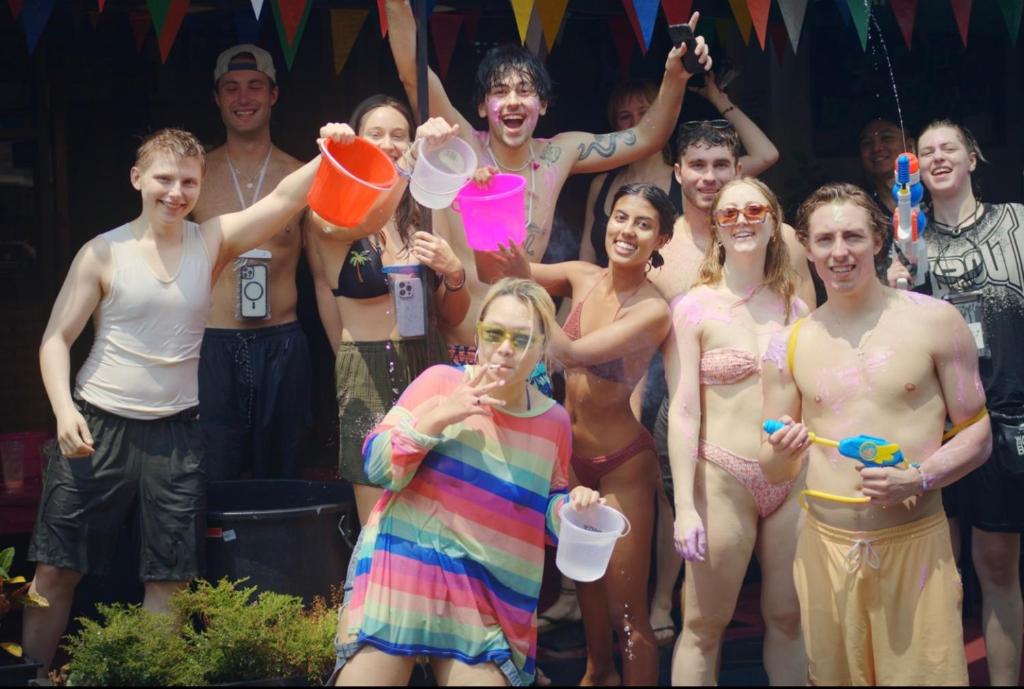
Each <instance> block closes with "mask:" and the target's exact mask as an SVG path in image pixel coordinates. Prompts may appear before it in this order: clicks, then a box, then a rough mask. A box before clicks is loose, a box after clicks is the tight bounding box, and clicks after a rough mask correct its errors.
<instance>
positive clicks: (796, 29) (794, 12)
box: [779, 0, 807, 53]
mask: <svg viewBox="0 0 1024 689" xmlns="http://www.w3.org/2000/svg"><path fill="white" fill-rule="evenodd" d="M779 9H780V10H782V21H784V22H786V33H788V34H789V44H790V45H791V46H793V52H794V53H796V49H797V46H799V45H800V32H801V30H802V29H803V28H804V17H805V16H806V14H807V0H786V2H781V3H779Z"/></svg>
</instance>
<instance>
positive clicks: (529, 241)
mask: <svg viewBox="0 0 1024 689" xmlns="http://www.w3.org/2000/svg"><path fill="white" fill-rule="evenodd" d="M543 234H544V228H542V227H541V226H540V225H538V224H537V223H535V222H531V223H530V224H529V225H527V226H526V239H524V240H523V252H524V253H525V254H526V255H527V256H529V257H530V258H531V259H534V260H536V261H539V260H540V259H541V256H537V255H535V254H534V244H536V242H537V240H538V239H540V237H541V236H543Z"/></svg>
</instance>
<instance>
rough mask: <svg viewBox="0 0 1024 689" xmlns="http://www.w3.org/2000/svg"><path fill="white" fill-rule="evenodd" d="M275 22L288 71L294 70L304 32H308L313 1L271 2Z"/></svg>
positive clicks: (283, 0) (277, 0) (275, 0)
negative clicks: (307, 25) (293, 66)
mask: <svg viewBox="0 0 1024 689" xmlns="http://www.w3.org/2000/svg"><path fill="white" fill-rule="evenodd" d="M270 6H271V8H273V10H274V20H275V21H276V22H277V36H278V38H280V39H281V50H282V52H284V59H285V62H286V63H287V64H288V69H291V68H292V63H293V62H294V61H295V54H296V53H297V52H298V51H299V43H301V42H302V32H303V31H305V30H306V21H307V20H308V19H309V11H310V10H311V9H312V8H313V1H312V0H271V3H270Z"/></svg>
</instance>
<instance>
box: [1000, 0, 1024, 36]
mask: <svg viewBox="0 0 1024 689" xmlns="http://www.w3.org/2000/svg"><path fill="white" fill-rule="evenodd" d="M998 1H999V9H1001V10H1002V11H1003V19H1005V20H1006V30H1007V31H1009V32H1010V44H1011V45H1017V34H1019V33H1020V16H1021V11H1022V10H1024V3H1022V2H1021V1H1020V0H998Z"/></svg>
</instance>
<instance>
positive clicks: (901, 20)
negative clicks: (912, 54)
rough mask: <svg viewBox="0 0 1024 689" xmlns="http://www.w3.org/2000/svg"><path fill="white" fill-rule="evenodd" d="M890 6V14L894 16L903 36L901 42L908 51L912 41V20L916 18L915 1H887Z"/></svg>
mask: <svg viewBox="0 0 1024 689" xmlns="http://www.w3.org/2000/svg"><path fill="white" fill-rule="evenodd" d="M889 3H890V5H892V13H893V14H894V15H895V16H896V23H897V24H898V25H899V27H900V33H901V34H903V42H904V43H906V44H907V50H910V43H911V41H913V39H914V18H915V17H916V16H917V0H889Z"/></svg>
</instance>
